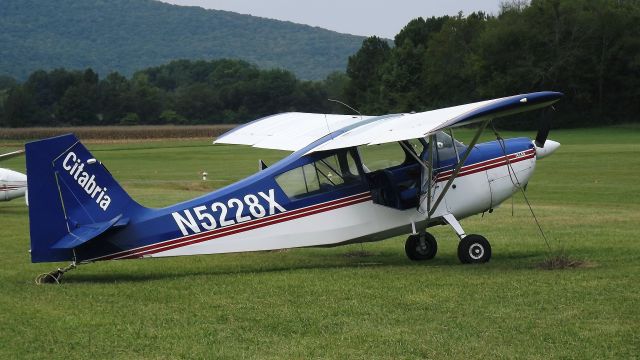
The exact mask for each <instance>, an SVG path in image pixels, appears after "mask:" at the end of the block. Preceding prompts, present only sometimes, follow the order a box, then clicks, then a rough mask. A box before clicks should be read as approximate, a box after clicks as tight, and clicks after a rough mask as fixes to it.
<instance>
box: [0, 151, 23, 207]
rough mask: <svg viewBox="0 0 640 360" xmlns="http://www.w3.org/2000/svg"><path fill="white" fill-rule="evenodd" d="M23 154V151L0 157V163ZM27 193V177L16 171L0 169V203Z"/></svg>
mask: <svg viewBox="0 0 640 360" xmlns="http://www.w3.org/2000/svg"><path fill="white" fill-rule="evenodd" d="M23 154H24V150H18V151H13V152H10V153H6V154H2V155H0V161H2V160H7V159H10V158H12V157H16V156H20V155H23ZM26 192H27V175H25V174H23V173H19V172H17V171H13V170H9V169H2V168H0V201H9V200H13V199H16V198H19V197H22V196H25V194H26Z"/></svg>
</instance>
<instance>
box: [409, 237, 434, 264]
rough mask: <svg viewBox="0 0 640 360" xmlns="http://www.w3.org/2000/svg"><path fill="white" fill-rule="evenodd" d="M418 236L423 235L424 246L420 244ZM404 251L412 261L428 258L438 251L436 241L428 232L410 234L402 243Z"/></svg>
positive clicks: (431, 257)
mask: <svg viewBox="0 0 640 360" xmlns="http://www.w3.org/2000/svg"><path fill="white" fill-rule="evenodd" d="M420 236H424V246H422V245H421V244H420ZM404 251H405V253H407V257H408V258H409V259H411V260H413V261H422V260H430V259H433V258H434V256H436V253H437V252H438V242H437V241H436V238H435V237H433V235H431V234H429V233H424V234H416V235H411V236H409V237H408V238H407V242H405V243H404Z"/></svg>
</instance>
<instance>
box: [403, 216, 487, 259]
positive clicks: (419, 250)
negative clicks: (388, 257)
mask: <svg viewBox="0 0 640 360" xmlns="http://www.w3.org/2000/svg"><path fill="white" fill-rule="evenodd" d="M443 218H444V220H445V221H446V222H447V223H448V224H449V225H451V227H452V228H453V230H454V231H455V232H456V234H457V235H458V237H459V238H460V242H459V243H458V259H460V262H461V263H463V264H481V263H486V262H488V261H489V260H490V259H491V244H489V241H488V240H487V239H486V238H485V237H484V236H482V235H476V234H469V235H466V234H465V233H464V230H463V229H462V227H461V226H460V223H459V222H458V220H457V219H456V218H455V217H454V216H453V215H451V214H447V215H445V216H443ZM404 251H405V252H406V253H407V257H408V258H409V259H411V260H413V261H422V260H430V259H433V257H434V256H436V253H437V252H438V243H437V242H436V238H435V237H434V236H433V235H431V234H429V233H428V232H422V233H420V234H413V235H410V236H409V237H408V238H407V241H406V243H405V245H404Z"/></svg>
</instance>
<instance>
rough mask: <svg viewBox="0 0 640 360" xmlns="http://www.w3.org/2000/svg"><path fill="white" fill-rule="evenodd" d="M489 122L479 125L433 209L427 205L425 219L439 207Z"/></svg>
mask: <svg viewBox="0 0 640 360" xmlns="http://www.w3.org/2000/svg"><path fill="white" fill-rule="evenodd" d="M489 121H491V119H489V120H485V121H483V122H482V123H481V124H480V127H479V128H478V131H477V132H476V134H475V136H474V137H473V140H471V143H470V144H469V146H468V147H467V150H465V152H464V154H463V155H462V158H461V159H460V160H459V161H458V164H457V165H456V168H455V169H454V170H453V173H452V174H451V177H450V178H449V181H447V183H446V184H445V186H444V189H443V190H442V192H441V193H440V195H439V196H438V199H437V200H436V202H435V203H434V204H433V208H432V207H430V206H429V205H427V211H428V216H427V219H430V218H431V215H433V213H434V212H435V211H436V209H437V208H438V205H440V203H441V202H442V199H443V198H444V196H445V195H446V194H447V191H449V188H450V187H451V184H452V183H453V181H454V180H455V179H456V178H457V177H458V173H459V172H460V169H462V166H463V165H464V162H465V161H467V158H468V157H469V155H470V154H471V150H473V147H474V146H476V144H477V143H478V139H479V138H480V135H481V134H482V131H484V128H485V127H487V124H488V123H489ZM454 147H455V144H454ZM430 156H431V155H430ZM429 181H431V179H429ZM427 199H429V198H427ZM427 204H428V203H427Z"/></svg>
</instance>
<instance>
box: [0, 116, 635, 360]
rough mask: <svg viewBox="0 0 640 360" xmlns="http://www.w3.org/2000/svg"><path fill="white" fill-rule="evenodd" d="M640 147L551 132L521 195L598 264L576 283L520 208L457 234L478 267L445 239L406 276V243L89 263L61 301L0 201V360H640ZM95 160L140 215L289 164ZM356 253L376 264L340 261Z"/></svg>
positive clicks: (441, 233)
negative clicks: (474, 237)
mask: <svg viewBox="0 0 640 360" xmlns="http://www.w3.org/2000/svg"><path fill="white" fill-rule="evenodd" d="M460 135H461V137H470V135H471V133H470V132H469V131H464V130H462V131H460ZM504 135H505V136H506V135H508V136H514V135H521V134H520V133H505V134H504ZM524 135H529V136H533V134H524ZM639 135H640V128H638V127H634V126H629V127H614V128H607V129H589V130H563V131H554V132H552V136H551V138H553V139H555V140H558V141H560V142H561V143H562V144H563V145H562V147H561V148H560V150H558V152H557V153H555V154H554V155H553V156H551V157H549V158H546V159H544V160H542V161H540V162H539V163H538V167H537V170H536V174H535V175H534V177H533V179H532V181H531V182H530V184H529V187H528V190H527V195H528V197H529V199H530V200H531V201H532V203H533V206H534V209H535V211H536V214H537V215H538V217H539V219H540V221H541V223H542V226H543V227H544V229H545V231H546V233H547V235H548V236H549V238H550V243H551V246H552V249H553V251H554V253H555V252H557V251H559V250H560V249H564V251H565V252H566V253H567V254H569V256H571V257H572V258H574V259H579V260H584V261H586V262H587V263H588V264H589V265H590V266H588V267H584V268H575V269H568V270H554V271H549V270H540V269H538V268H536V264H538V263H539V262H541V261H543V260H544V259H545V258H546V257H547V256H548V255H549V252H548V250H547V248H546V245H545V244H544V241H543V240H542V239H541V238H540V236H539V234H538V233H537V229H536V227H535V224H534V223H533V220H532V219H531V216H530V215H529V213H528V209H527V207H526V204H525V203H524V202H523V200H522V197H521V196H516V198H515V201H514V206H513V210H514V216H513V217H512V216H511V202H509V201H507V202H506V203H505V204H503V206H502V207H500V208H498V209H497V210H496V211H494V213H493V214H485V216H484V217H481V216H475V217H472V218H469V219H466V220H465V221H463V226H464V227H465V229H466V230H467V232H469V233H479V234H483V235H485V236H486V237H487V238H488V239H489V240H490V241H491V243H492V246H493V258H492V260H491V262H490V263H488V264H485V265H481V266H463V265H461V264H459V262H458V259H457V258H456V245H457V242H456V238H455V236H454V234H453V232H452V231H451V230H450V229H448V228H445V227H437V228H432V229H431V230H430V231H432V232H433V233H434V235H435V236H436V237H437V238H438V240H439V248H440V249H439V253H438V256H437V257H436V259H434V260H432V261H429V262H425V263H412V262H410V261H408V260H407V259H406V258H405V255H404V251H403V246H404V238H403V237H398V238H393V239H390V240H387V241H383V242H378V243H372V244H364V245H350V246H346V247H339V248H332V249H295V250H289V251H284V252H260V253H247V254H230V255H214V256H197V257H182V258H169V259H153V260H137V261H136V260H129V261H114V262H103V263H95V264H90V265H87V266H81V267H80V268H79V269H77V270H74V271H73V272H71V273H69V274H67V275H66V277H65V279H64V283H63V285H61V286H36V285H34V283H33V278H34V276H35V275H36V274H38V273H40V272H44V271H49V270H52V269H53V268H54V267H56V266H61V265H63V264H31V263H30V262H29V255H28V253H27V250H28V247H29V244H28V243H29V240H28V217H27V209H26V208H25V207H24V203H23V202H22V201H21V200H16V201H13V202H9V203H0V216H2V220H0V221H1V223H0V224H1V225H2V234H3V236H2V240H1V241H2V242H3V246H2V247H0V259H1V260H0V264H1V265H0V358H2V359H10V358H41V359H52V358H153V359H156V358H270V359H283V358H284V359H289V358H305V359H306V358H362V359H370V358H389V359H397V358H460V359H467V358H536V359H546V358H576V359H583V358H597V359H600V358H616V359H621V358H625V359H628V358H637V357H638V354H640V335H639V334H640V310H639V304H640V285H639V280H638V279H640V266H639V265H638V264H639V260H640V242H638V235H637V234H638V224H640V195H639V194H640V181H639V179H640V145H639V144H638V141H639V140H640V136H639ZM89 147H90V148H91V149H92V151H93V152H94V155H96V157H98V158H99V159H100V160H101V161H103V162H104V163H106V164H107V166H108V167H109V168H110V170H111V171H112V173H113V174H114V176H115V177H116V178H117V179H119V180H120V182H121V183H122V184H123V186H124V187H125V188H126V189H127V190H128V191H130V192H131V194H132V195H133V196H134V197H135V198H136V199H138V200H140V202H142V203H143V204H145V205H148V206H166V205H169V204H171V203H173V202H176V201H181V200H186V199H188V198H190V197H193V196H196V195H198V194H202V193H203V192H205V191H208V190H210V189H214V188H218V187H220V186H223V185H226V184H228V183H231V182H233V181H235V180H237V179H239V178H241V177H244V176H246V175H248V174H250V173H252V172H254V171H255V170H256V169H257V159H258V158H262V159H264V160H265V161H266V162H267V163H273V162H274V161H275V160H276V159H278V158H279V157H281V156H282V153H280V152H276V151H263V150H256V149H247V148H241V147H231V146H211V145H209V142H208V141H196V142H193V141H188V142H184V141H171V142H163V143H159V142H152V143H134V144H94V145H90V146H89ZM0 150H10V149H9V148H8V147H6V146H5V147H0ZM23 162H24V160H23V159H12V160H9V161H6V162H4V163H3V164H2V165H3V166H7V167H11V168H14V169H16V170H24V164H23ZM201 170H206V171H207V172H208V173H209V179H210V180H209V181H207V182H204V183H203V182H202V181H200V175H199V172H200V171H201ZM361 249H364V250H365V251H367V252H369V253H371V254H372V256H368V257H349V256H345V255H346V254H347V253H349V252H353V251H359V250H361Z"/></svg>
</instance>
